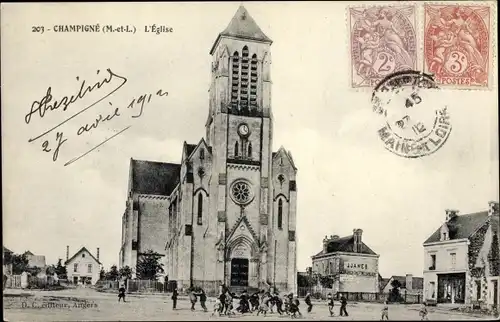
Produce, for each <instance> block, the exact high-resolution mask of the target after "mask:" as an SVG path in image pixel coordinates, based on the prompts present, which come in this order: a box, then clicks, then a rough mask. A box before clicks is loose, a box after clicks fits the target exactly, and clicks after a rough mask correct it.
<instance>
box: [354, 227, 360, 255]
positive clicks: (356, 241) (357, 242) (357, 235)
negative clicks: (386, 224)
mask: <svg viewBox="0 0 500 322" xmlns="http://www.w3.org/2000/svg"><path fill="white" fill-rule="evenodd" d="M362 234H363V230H362V229H353V230H352V235H353V237H354V249H353V251H354V252H355V253H359V252H360V251H361V235H362Z"/></svg>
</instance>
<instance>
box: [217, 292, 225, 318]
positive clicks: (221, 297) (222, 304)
mask: <svg viewBox="0 0 500 322" xmlns="http://www.w3.org/2000/svg"><path fill="white" fill-rule="evenodd" d="M218 299H219V301H220V306H219V315H222V314H224V313H225V310H224V309H225V308H226V289H225V288H222V291H221V293H220V294H219V297H218Z"/></svg>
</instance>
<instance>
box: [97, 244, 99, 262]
mask: <svg viewBox="0 0 500 322" xmlns="http://www.w3.org/2000/svg"><path fill="white" fill-rule="evenodd" d="M97 261H99V247H97Z"/></svg>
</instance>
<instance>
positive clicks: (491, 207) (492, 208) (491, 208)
mask: <svg viewBox="0 0 500 322" xmlns="http://www.w3.org/2000/svg"><path fill="white" fill-rule="evenodd" d="M498 208H499V207H498V201H490V202H488V216H492V215H496V214H498Z"/></svg>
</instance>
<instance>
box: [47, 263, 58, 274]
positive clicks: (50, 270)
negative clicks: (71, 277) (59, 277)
mask: <svg viewBox="0 0 500 322" xmlns="http://www.w3.org/2000/svg"><path fill="white" fill-rule="evenodd" d="M55 272H56V266H55V265H54V264H52V265H49V266H47V267H46V268H45V274H47V275H54V273H55Z"/></svg>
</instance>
